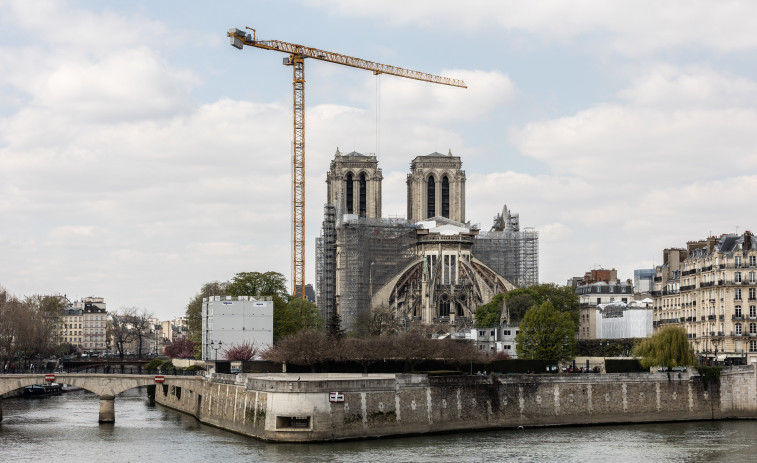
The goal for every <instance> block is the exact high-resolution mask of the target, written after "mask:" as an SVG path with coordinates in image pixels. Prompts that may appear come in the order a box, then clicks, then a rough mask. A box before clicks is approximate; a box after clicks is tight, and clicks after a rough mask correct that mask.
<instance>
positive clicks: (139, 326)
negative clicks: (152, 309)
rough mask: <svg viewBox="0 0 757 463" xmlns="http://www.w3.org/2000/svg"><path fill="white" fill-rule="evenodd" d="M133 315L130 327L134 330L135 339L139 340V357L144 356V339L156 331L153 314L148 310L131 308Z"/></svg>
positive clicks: (130, 319) (129, 321)
mask: <svg viewBox="0 0 757 463" xmlns="http://www.w3.org/2000/svg"><path fill="white" fill-rule="evenodd" d="M130 312H131V315H130V318H129V320H128V323H129V325H130V329H131V330H132V332H133V337H134V340H135V341H137V349H136V351H137V357H140V358H141V357H142V354H143V351H144V341H145V339H146V338H147V337H148V335H149V334H150V333H151V332H153V331H154V327H153V324H152V322H151V321H150V319H151V318H152V314H150V313H148V312H147V311H146V310H138V309H136V308H135V309H130Z"/></svg>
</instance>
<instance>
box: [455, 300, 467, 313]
mask: <svg viewBox="0 0 757 463" xmlns="http://www.w3.org/2000/svg"><path fill="white" fill-rule="evenodd" d="M456 305H457V316H458V317H462V316H464V315H465V313H464V312H463V306H462V305H461V304H460V303H459V302H457V303H456Z"/></svg>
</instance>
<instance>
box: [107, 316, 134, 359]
mask: <svg viewBox="0 0 757 463" xmlns="http://www.w3.org/2000/svg"><path fill="white" fill-rule="evenodd" d="M134 316H135V313H134V309H133V308H131V309H126V308H121V309H120V310H117V311H114V312H111V313H110V320H108V337H109V338H110V339H112V340H113V345H114V346H115V348H116V352H118V356H119V357H121V358H122V359H123V358H124V354H125V353H126V352H125V348H126V346H127V345H128V344H129V343H130V342H132V341H133V340H134V331H133V330H132V329H131V321H132V319H133V318H134Z"/></svg>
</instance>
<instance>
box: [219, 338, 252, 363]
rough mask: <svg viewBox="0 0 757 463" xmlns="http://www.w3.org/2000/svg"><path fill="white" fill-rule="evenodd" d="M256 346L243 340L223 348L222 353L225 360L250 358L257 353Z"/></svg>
mask: <svg viewBox="0 0 757 463" xmlns="http://www.w3.org/2000/svg"><path fill="white" fill-rule="evenodd" d="M258 351H260V349H258V347H257V346H256V345H255V343H251V342H249V341H245V342H243V343H242V344H239V345H235V344H232V345H231V347H229V348H228V349H224V350H223V355H224V357H225V358H226V360H252V359H253V358H254V357H255V356H256V355H258Z"/></svg>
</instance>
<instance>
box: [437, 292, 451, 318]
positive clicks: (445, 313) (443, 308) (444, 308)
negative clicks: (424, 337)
mask: <svg viewBox="0 0 757 463" xmlns="http://www.w3.org/2000/svg"><path fill="white" fill-rule="evenodd" d="M439 316H440V317H449V296H448V295H446V294H444V295H443V296H442V300H441V302H440V303H439Z"/></svg>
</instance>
